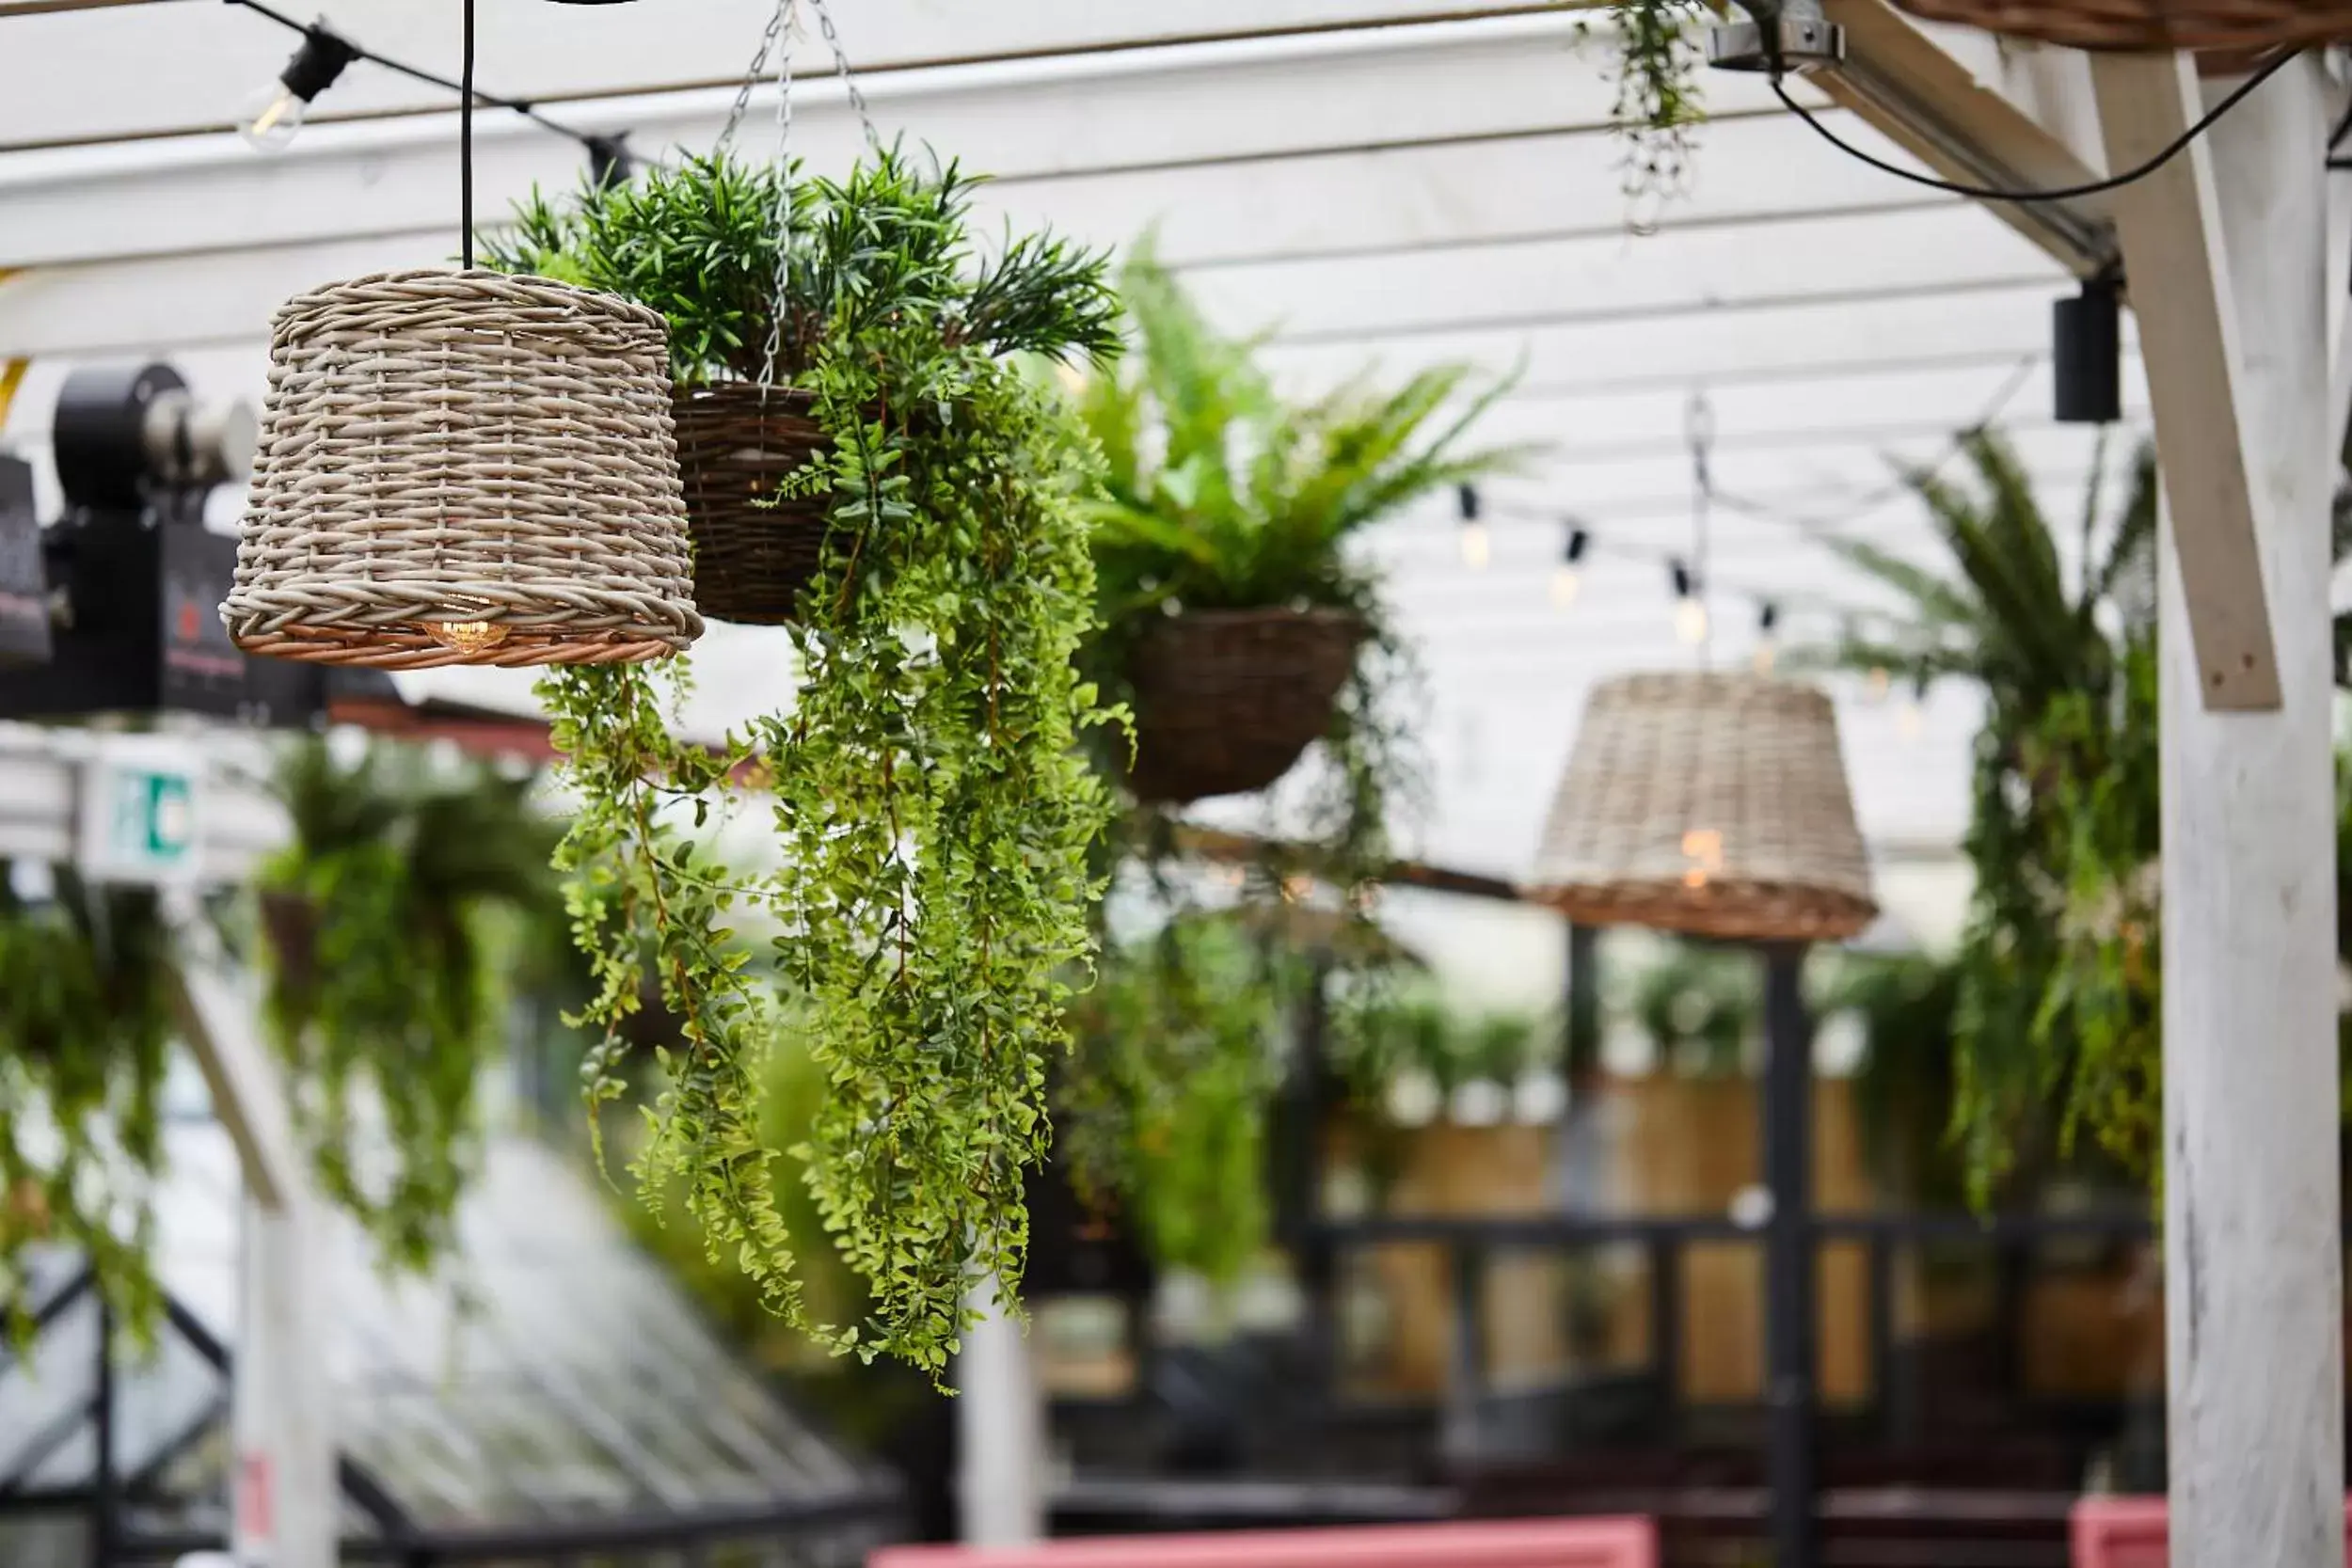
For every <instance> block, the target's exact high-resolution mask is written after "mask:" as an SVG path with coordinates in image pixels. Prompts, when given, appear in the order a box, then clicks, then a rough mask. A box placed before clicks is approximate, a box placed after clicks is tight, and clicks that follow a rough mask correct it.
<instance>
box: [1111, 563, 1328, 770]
mask: <svg viewBox="0 0 2352 1568" xmlns="http://www.w3.org/2000/svg"><path fill="white" fill-rule="evenodd" d="M1363 639H1364V626H1363V624H1362V623H1361V622H1360V621H1359V620H1358V619H1357V618H1356V617H1355V616H1353V615H1349V614H1347V613H1345V612H1344V611H1341V610H1186V611H1184V613H1182V614H1180V615H1172V616H1169V617H1168V618H1167V619H1166V620H1164V621H1161V622H1159V623H1158V624H1157V625H1155V626H1152V627H1151V628H1150V629H1149V630H1147V631H1145V632H1144V633H1143V635H1142V637H1141V638H1140V639H1139V640H1138V641H1137V642H1136V651H1135V657H1134V660H1133V662H1132V664H1131V665H1130V667H1129V672H1128V674H1129V680H1130V682H1131V683H1132V685H1133V687H1134V690H1135V721H1136V759H1135V765H1134V768H1132V770H1131V771H1130V773H1129V775H1128V781H1127V782H1128V786H1129V787H1130V788H1131V789H1133V790H1134V791H1135V794H1136V799H1137V800H1144V801H1149V802H1152V803H1157V804H1182V803H1184V802H1185V801H1188V800H1203V799H1205V798H1207V797H1209V796H1212V795H1239V794H1243V793H1246V792H1247V791H1249V790H1254V789H1263V788H1264V787H1266V785H1268V784H1272V783H1274V782H1275V781H1276V780H1277V779H1279V778H1280V777H1281V776H1282V775H1283V774H1285V773H1287V772H1289V771H1290V770H1291V768H1292V766H1293V765H1294V764H1295V763H1296V762H1297V761H1298V759H1299V756H1300V755H1301V754H1302V753H1303V752H1305V751H1306V750H1307V748H1308V747H1309V746H1311V745H1312V744H1313V743H1314V742H1315V741H1317V740H1320V739H1321V738H1323V736H1324V735H1325V734H1326V733H1327V732H1328V731H1329V730H1330V728H1331V715H1332V707H1333V705H1334V704H1335V703H1337V702H1338V700H1339V695H1340V689H1341V688H1342V687H1343V686H1345V685H1346V684H1347V677H1348V675H1349V674H1350V673H1352V672H1353V671H1354V669H1355V667H1356V650H1357V647H1358V646H1359V644H1360V643H1361V642H1362V641H1363Z"/></svg>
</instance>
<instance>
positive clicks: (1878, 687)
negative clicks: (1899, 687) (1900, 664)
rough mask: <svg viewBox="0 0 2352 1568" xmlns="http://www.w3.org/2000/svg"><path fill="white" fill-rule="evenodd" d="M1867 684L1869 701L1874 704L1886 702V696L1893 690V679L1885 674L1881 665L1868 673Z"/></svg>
mask: <svg viewBox="0 0 2352 1568" xmlns="http://www.w3.org/2000/svg"><path fill="white" fill-rule="evenodd" d="M1869 682H1870V701H1872V702H1874V703H1883V702H1884V701H1886V694H1887V693H1888V692H1889V691H1891V690H1893V689H1894V688H1895V677H1894V676H1892V675H1890V674H1888V673H1886V669H1885V667H1884V666H1883V665H1882V666H1880V667H1879V668H1877V669H1874V670H1872V671H1871V672H1870V675H1869Z"/></svg>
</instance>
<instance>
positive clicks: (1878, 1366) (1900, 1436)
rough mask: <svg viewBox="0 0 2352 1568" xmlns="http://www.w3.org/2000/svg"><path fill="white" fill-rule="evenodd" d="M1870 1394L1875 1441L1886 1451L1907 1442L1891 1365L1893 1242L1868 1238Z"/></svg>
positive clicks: (1883, 1235) (1897, 1380)
mask: <svg viewBox="0 0 2352 1568" xmlns="http://www.w3.org/2000/svg"><path fill="white" fill-rule="evenodd" d="M1867 1245H1868V1247H1869V1259H1870V1392H1871V1398H1872V1400H1873V1401H1874V1402H1876V1403H1877V1405H1878V1415H1879V1438H1880V1441H1882V1442H1883V1443H1885V1444H1886V1445H1887V1446H1888V1447H1889V1448H1900V1447H1902V1446H1903V1445H1904V1444H1905V1443H1907V1442H1909V1441H1910V1433H1909V1432H1908V1431H1907V1430H1906V1416H1907V1411H1906V1409H1905V1401H1904V1399H1903V1397H1902V1392H1901V1390H1900V1388H1899V1386H1898V1385H1899V1383H1900V1382H1901V1378H1902V1374H1901V1372H1900V1371H1899V1370H1898V1369H1897V1367H1896V1364H1895V1289H1896V1286H1895V1238H1894V1237H1892V1236H1889V1235H1887V1234H1886V1233H1885V1232H1883V1231H1880V1232H1877V1233H1875V1234H1873V1235H1872V1236H1871V1237H1870V1240H1869V1242H1868V1243H1867Z"/></svg>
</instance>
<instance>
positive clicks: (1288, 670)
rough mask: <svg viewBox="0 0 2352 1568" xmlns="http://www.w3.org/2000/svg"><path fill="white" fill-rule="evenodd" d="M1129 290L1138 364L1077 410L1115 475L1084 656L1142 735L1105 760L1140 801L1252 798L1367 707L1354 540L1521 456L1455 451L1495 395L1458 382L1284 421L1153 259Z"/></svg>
mask: <svg viewBox="0 0 2352 1568" xmlns="http://www.w3.org/2000/svg"><path fill="white" fill-rule="evenodd" d="M1121 293H1122V295H1123V297H1124V300H1125V303H1126V307H1127V311H1128V316H1129V319H1130V322H1131V324H1132V327H1133V332H1132V337H1133V340H1134V341H1133V352H1132V353H1131V354H1130V356H1128V359H1127V362H1126V364H1125V365H1124V366H1123V367H1122V368H1121V369H1120V371H1119V372H1117V373H1110V372H1105V373H1103V374H1100V375H1096V376H1094V377H1092V378H1090V379H1089V381H1088V382H1087V383H1086V384H1085V386H1084V387H1083V388H1081V389H1080V391H1079V393H1078V395H1077V401H1078V404H1079V408H1080V411H1081V414H1082V416H1083V417H1084V419H1085V420H1086V424H1087V427H1088V429H1089V433H1090V434H1091V435H1092V436H1093V437H1094V439H1095V442H1096V444H1097V445H1098V446H1099V447H1100V448H1101V449H1102V451H1103V453H1104V459H1105V461H1106V463H1107V465H1108V469H1109V472H1108V483H1107V484H1106V485H1105V493H1104V497H1103V499H1100V500H1098V501H1096V502H1094V503H1093V504H1092V505H1091V506H1090V507H1089V515H1090V516H1091V518H1092V520H1093V523H1094V531H1095V535H1094V537H1095V560H1096V574H1097V578H1098V582H1099V584H1100V590H1101V594H1102V599H1103V621H1104V630H1103V633H1102V634H1101V636H1100V637H1099V638H1098V639H1097V640H1096V641H1095V643H1094V644H1093V646H1092V647H1091V649H1090V650H1089V662H1090V663H1091V665H1092V666H1093V667H1094V669H1095V672H1096V673H1097V675H1098V678H1100V679H1101V680H1102V681H1103V683H1104V686H1105V687H1106V688H1107V689H1113V690H1115V691H1117V692H1119V693H1120V695H1122V696H1124V697H1125V698H1126V699H1127V700H1128V702H1129V705H1130V706H1131V707H1132V709H1133V711H1134V720H1135V735H1134V749H1133V753H1132V756H1131V757H1120V756H1116V755H1115V756H1114V763H1115V765H1116V767H1117V770H1118V771H1119V772H1120V774H1121V776H1122V778H1123V781H1124V783H1125V784H1126V786H1127V788H1128V789H1129V791H1130V792H1131V793H1132V794H1134V795H1135V797H1136V799H1137V800H1140V801H1142V802H1145V803H1147V804H1181V803H1184V802H1186V801H1190V800H1200V799H1202V798H1204V797H1208V796H1213V795H1230V794H1239V793H1244V792H1248V791H1251V790H1257V789H1263V788H1265V787H1266V786H1267V785H1269V784H1274V783H1275V782H1276V781H1278V780H1279V779H1280V778H1281V777H1282V776H1283V775H1284V774H1285V773H1287V772H1289V771H1290V769H1291V768H1292V767H1293V766H1294V765H1295V763H1296V762H1297V761H1298V759H1299V757H1300V756H1301V755H1303V754H1304V753H1305V752H1306V750H1307V748H1308V747H1309V746H1311V745H1312V744H1313V743H1314V742H1316V741H1317V740H1321V739H1324V738H1325V737H1326V736H1329V735H1331V734H1332V733H1333V728H1334V723H1335V721H1340V720H1343V719H1344V718H1346V717H1347V716H1348V713H1347V712H1343V710H1349V711H1353V712H1355V713H1356V714H1357V716H1358V717H1362V714H1361V710H1362V709H1364V708H1365V707H1366V706H1367V705H1368V702H1369V693H1367V692H1365V691H1364V690H1362V689H1361V688H1362V686H1363V683H1364V681H1365V679H1366V678H1367V677H1368V673H1369V672H1368V670H1367V661H1366V659H1365V657H1363V656H1364V655H1365V653H1366V650H1367V649H1377V648H1379V647H1382V646H1384V645H1385V644H1386V642H1387V634H1386V632H1385V630H1384V618H1383V614H1382V610H1381V605H1380V595H1379V584H1378V580H1377V577H1376V575H1375V574H1374V573H1373V572H1372V571H1371V570H1369V569H1368V568H1367V567H1366V565H1365V564H1364V563H1363V562H1360V561H1359V560H1358V559H1356V558H1354V557H1353V556H1352V555H1351V553H1350V546H1352V545H1353V544H1354V543H1355V541H1356V539H1357V538H1358V536H1359V534H1360V533H1361V531H1363V530H1364V529H1366V528H1368V527H1370V526H1371V525H1373V524H1375V523H1377V522H1380V521H1382V520H1385V519H1388V518H1391V517H1392V516H1393V515H1396V514H1397V513H1398V512H1400V511H1402V510H1403V509H1404V508H1406V507H1407V506H1410V505H1411V504H1412V503H1413V502H1415V501H1416V500H1419V499H1422V498H1423V497H1426V496H1428V495H1431V494H1434V493H1438V492H1441V491H1444V490H1447V489H1449V488H1451V487H1452V486H1454V485H1456V484H1459V483H1466V482H1468V481H1469V480H1471V479H1474V478H1478V477H1480V476H1482V475H1485V474H1487V473H1490V472H1493V471H1495V470H1497V469H1499V468H1502V467H1509V466H1511V465H1512V464H1514V463H1516V462H1518V461H1519V460H1521V459H1522V458H1524V457H1525V456H1527V455H1529V453H1528V451H1527V450H1526V449H1517V448H1514V449H1486V450H1473V449H1470V448H1469V447H1467V445H1466V440H1467V436H1468V434H1469V431H1470V427H1471V426H1472V425H1473V424H1474V423H1475V422H1476V420H1478V418H1479V417H1480V416H1481V415H1482V414H1484V413H1485V412H1486V409H1487V407H1488V406H1489V405H1490V404H1492V403H1493V401H1494V400H1495V398H1496V397H1498V396H1499V395H1500V394H1501V392H1502V388H1500V387H1498V388H1489V389H1487V390H1486V391H1484V392H1481V393H1478V394H1477V395H1474V396H1466V394H1467V393H1468V391H1469V383H1470V373H1469V371H1468V369H1467V368H1466V367H1459V366H1447V367H1440V368H1438V369H1434V370H1429V371H1424V372H1421V373H1420V374H1418V375H1416V376H1413V377H1411V378H1410V379H1409V380H1407V381H1406V382H1405V383H1404V385H1402V386H1401V387H1399V388H1396V389H1395V390H1393V391H1380V390H1375V389H1374V388H1370V387H1368V386H1364V385H1361V384H1352V385H1349V386H1346V387H1343V388H1340V389H1339V390H1337V391H1335V392H1333V393H1331V394H1329V395H1328V396H1327V397H1324V398H1321V399H1318V400H1316V401H1313V402H1311V403H1305V404H1293V403H1289V402H1286V401H1284V400H1283V399H1282V398H1281V397H1279V395H1277V394H1276V392H1275V391H1274V389H1273V388H1272V386H1271V384H1270V383H1269V381H1268V380H1267V378H1266V376H1265V373H1264V372H1263V370H1261V369H1260V368H1259V366H1258V365H1257V363H1256V362H1255V359H1254V356H1253V345H1252V344H1250V343H1249V342H1248V341H1241V340H1235V339H1230V338H1225V337H1222V336H1220V335H1218V334H1217V333H1216V331H1215V330H1213V329H1212V328H1211V327H1210V325H1208V323H1207V322H1206V320H1205V319H1203V318H1202V316H1201V315H1200V312H1199V310H1198V309H1195V308H1194V306H1193V305H1192V303H1191V302H1190V301H1189V300H1187V299H1186V298H1185V297H1184V294H1183V293H1182V292H1181V291H1180V290H1179V289H1178V287H1177V286H1176V283H1175V281H1174V280H1173V279H1172V278H1171V277H1169V276H1168V273H1167V272H1166V271H1164V270H1163V269H1162V268H1161V267H1159V266H1158V265H1157V264H1156V263H1155V262H1153V261H1152V260H1151V259H1150V258H1149V257H1148V256H1147V257H1143V258H1139V259H1137V260H1136V261H1133V262H1131V263H1130V265H1129V267H1128V269H1127V271H1126V274H1125V277H1124V280H1123V287H1122V290H1121ZM1113 751H1114V752H1117V751H1118V748H1113Z"/></svg>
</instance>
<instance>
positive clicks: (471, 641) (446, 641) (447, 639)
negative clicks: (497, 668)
mask: <svg viewBox="0 0 2352 1568" xmlns="http://www.w3.org/2000/svg"><path fill="white" fill-rule="evenodd" d="M425 630H426V631H427V632H428V633H430V634H431V636H432V638H433V641H436V642H438V643H439V644H440V645H441V646H442V647H444V648H453V649H455V650H456V651H457V652H459V653H461V654H486V653H488V652H489V651H490V650H491V649H492V648H495V647H497V646H498V645H499V644H500V643H501V642H504V641H506V640H507V638H508V637H509V636H511V635H512V632H511V631H510V630H509V628H508V627H506V626H503V625H501V623H499V622H497V621H436V622H434V623H432V624H431V625H430V626H426V627H425Z"/></svg>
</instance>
